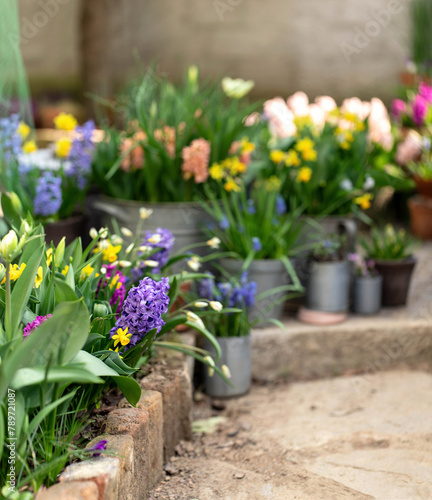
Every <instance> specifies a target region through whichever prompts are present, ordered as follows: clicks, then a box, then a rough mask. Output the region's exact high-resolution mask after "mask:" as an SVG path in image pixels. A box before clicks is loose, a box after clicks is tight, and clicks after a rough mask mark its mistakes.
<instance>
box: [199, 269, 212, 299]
mask: <svg viewBox="0 0 432 500" xmlns="http://www.w3.org/2000/svg"><path fill="white" fill-rule="evenodd" d="M214 286H215V280H214V276H213V275H211V276H210V277H209V278H204V279H203V280H201V282H200V284H199V286H198V293H199V295H200V297H202V298H203V299H207V300H213V299H214Z"/></svg>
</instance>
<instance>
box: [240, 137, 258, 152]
mask: <svg viewBox="0 0 432 500" xmlns="http://www.w3.org/2000/svg"><path fill="white" fill-rule="evenodd" d="M253 151H255V144H254V143H253V142H249V138H248V137H243V139H242V141H241V152H242V153H252V152H253Z"/></svg>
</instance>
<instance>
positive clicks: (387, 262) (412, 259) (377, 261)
mask: <svg viewBox="0 0 432 500" xmlns="http://www.w3.org/2000/svg"><path fill="white" fill-rule="evenodd" d="M374 260H375V264H377V265H379V266H387V267H391V266H395V265H396V266H397V265H399V264H415V263H416V262H417V257H416V256H415V255H410V256H409V257H405V259H395V260H390V259H388V260H384V259H374Z"/></svg>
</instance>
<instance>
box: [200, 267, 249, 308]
mask: <svg viewBox="0 0 432 500" xmlns="http://www.w3.org/2000/svg"><path fill="white" fill-rule="evenodd" d="M256 291H257V284H256V283H255V281H248V274H247V272H244V273H243V274H242V275H241V277H240V280H239V281H238V283H235V284H233V283H230V282H222V283H216V282H215V279H214V276H210V277H209V278H205V279H203V280H201V282H200V286H199V294H200V296H201V297H202V298H203V299H207V300H211V301H213V300H216V301H218V302H222V303H223V304H224V305H225V306H227V307H237V308H240V309H242V308H249V307H252V306H253V305H254V303H255V295H256Z"/></svg>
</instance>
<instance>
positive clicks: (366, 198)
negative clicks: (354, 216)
mask: <svg viewBox="0 0 432 500" xmlns="http://www.w3.org/2000/svg"><path fill="white" fill-rule="evenodd" d="M371 200H372V194H371V193H365V194H364V195H363V196H358V197H357V198H354V203H355V204H356V205H360V208H361V209H362V210H367V209H368V208H370V207H371Z"/></svg>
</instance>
